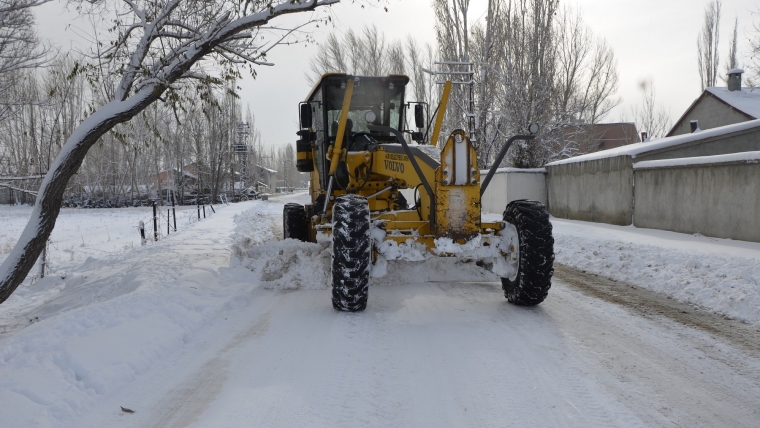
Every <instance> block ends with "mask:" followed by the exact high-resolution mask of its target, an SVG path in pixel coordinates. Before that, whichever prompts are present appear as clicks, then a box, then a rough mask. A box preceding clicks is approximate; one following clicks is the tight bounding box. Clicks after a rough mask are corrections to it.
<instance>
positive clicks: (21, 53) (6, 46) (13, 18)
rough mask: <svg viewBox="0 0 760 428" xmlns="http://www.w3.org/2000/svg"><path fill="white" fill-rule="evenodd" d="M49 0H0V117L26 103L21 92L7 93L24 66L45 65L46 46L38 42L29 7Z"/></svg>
mask: <svg viewBox="0 0 760 428" xmlns="http://www.w3.org/2000/svg"><path fill="white" fill-rule="evenodd" d="M48 1H49V0H0V120H3V119H6V118H8V117H9V116H10V115H12V114H13V112H14V107H16V106H19V105H20V104H22V103H25V102H26V103H28V102H29V99H28V98H27V97H25V95H26V94H24V93H16V94H15V95H16V96H13V94H11V93H9V89H10V88H11V86H13V85H14V84H15V83H16V81H17V79H19V78H21V77H22V76H23V73H21V72H22V71H24V70H30V69H34V68H36V67H40V66H42V65H45V64H46V63H47V62H48V61H49V58H48V54H49V53H50V50H51V49H50V47H49V46H48V45H45V44H41V43H40V42H39V40H38V39H37V35H36V34H35V31H34V15H33V14H32V11H31V8H32V7H35V6H39V5H41V4H44V3H47V2H48Z"/></svg>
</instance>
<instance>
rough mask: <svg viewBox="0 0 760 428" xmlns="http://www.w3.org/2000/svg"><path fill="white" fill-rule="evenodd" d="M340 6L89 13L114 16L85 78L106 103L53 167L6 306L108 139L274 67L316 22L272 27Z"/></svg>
mask: <svg viewBox="0 0 760 428" xmlns="http://www.w3.org/2000/svg"><path fill="white" fill-rule="evenodd" d="M337 1H338V0H279V1H271V0H270V1H265V0H260V1H259V0H252V1H245V2H237V1H232V0H228V1H216V2H207V1H205V0H165V1H157V0H145V1H140V0H136V1H135V0H124V1H122V2H113V3H111V2H109V3H104V4H103V3H96V4H93V5H92V6H87V5H86V4H85V5H83V7H91V8H92V9H91V10H92V11H94V12H95V13H111V14H112V15H111V16H112V17H113V20H114V28H115V30H116V31H115V32H114V33H113V34H114V35H115V37H114V39H112V40H110V41H106V42H105V43H103V41H99V42H98V43H97V44H96V46H95V58H96V59H97V60H98V67H90V68H89V69H88V70H86V71H88V72H90V73H92V74H91V76H94V77H95V78H97V79H99V82H100V86H101V87H102V88H103V90H102V92H103V94H105V95H106V96H107V98H105V100H104V101H105V103H104V104H102V105H100V106H99V107H96V108H95V110H94V111H93V113H92V114H90V115H89V116H88V117H87V118H86V119H85V120H84V121H83V122H82V123H81V124H80V125H79V126H78V127H77V128H76V129H75V130H74V132H73V133H72V135H71V136H70V137H69V138H68V140H67V141H66V143H65V144H64V146H63V148H62V150H61V151H60V153H59V154H58V156H57V157H56V159H55V161H54V162H53V163H52V164H51V166H50V169H49V170H48V172H47V174H46V176H45V178H44V180H43V182H42V184H41V186H40V189H39V192H38V196H37V198H36V202H35V206H34V210H33V211H32V214H31V216H30V219H29V222H28V223H27V226H26V228H25V229H24V232H23V233H22V235H21V238H20V239H19V241H18V243H17V244H16V246H15V247H14V249H13V250H12V252H11V253H10V254H9V255H8V257H7V258H6V259H5V261H4V262H3V264H2V265H0V303H1V302H3V301H5V300H6V299H7V298H8V297H9V296H10V295H11V293H13V291H14V290H15V289H16V288H17V287H18V286H19V284H21V282H22V281H23V279H24V278H25V277H26V275H27V273H28V272H29V270H30V269H31V268H32V267H33V265H34V263H35V261H36V259H37V257H38V256H39V254H40V253H41V251H42V249H43V247H44V246H45V243H46V242H47V239H48V238H49V236H50V233H51V232H52V230H53V227H54V226H55V221H56V218H57V217H58V213H59V211H60V208H61V202H62V197H63V193H64V191H65V190H66V184H67V183H68V181H69V179H70V178H71V177H72V175H73V174H74V173H76V171H77V170H78V169H79V166H80V165H81V164H82V161H83V160H84V158H85V155H86V154H87V152H88V151H89V150H90V148H91V147H92V146H93V145H94V144H95V143H96V142H97V141H98V140H99V139H100V138H101V137H102V136H103V135H105V134H106V133H107V132H109V131H110V130H112V129H113V128H114V127H115V126H116V125H118V124H120V123H123V122H126V121H129V120H130V119H132V118H133V117H134V116H136V115H138V114H139V113H140V112H142V111H144V110H145V109H146V108H147V107H148V106H150V105H151V104H152V103H154V102H155V101H157V100H159V99H162V100H165V101H166V102H169V103H174V104H175V105H176V104H177V103H180V102H181V101H182V100H181V98H180V96H181V94H180V92H179V89H181V87H182V84H183V82H190V81H197V82H206V83H212V84H217V85H220V84H222V83H223V82H224V81H225V80H226V79H228V78H229V77H231V76H235V75H237V74H238V71H237V70H238V67H239V66H240V65H244V64H250V65H254V64H264V65H266V64H269V63H268V62H267V61H266V55H267V53H268V52H269V51H270V50H271V49H272V48H274V47H275V46H277V45H278V44H280V43H281V42H283V41H285V40H287V39H288V37H290V36H292V35H294V34H295V33H296V32H297V31H300V30H301V29H302V28H304V26H305V25H308V23H309V22H313V19H314V18H312V19H311V20H308V21H307V22H304V23H303V24H301V25H297V26H294V27H289V28H285V29H278V27H276V26H268V27H265V26H266V24H268V23H270V22H271V21H272V20H274V19H276V18H278V17H280V16H283V15H286V14H293V13H299V12H309V11H313V10H315V9H316V8H317V7H319V6H324V5H329V4H333V3H336V2H337ZM267 36H269V37H267ZM204 60H209V61H216V63H218V64H219V65H221V66H222V67H221V70H220V72H221V74H216V75H214V74H210V73H209V72H208V71H207V69H210V67H203V61H204ZM200 96H201V97H204V94H203V93H201V94H200Z"/></svg>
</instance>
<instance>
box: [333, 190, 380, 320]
mask: <svg viewBox="0 0 760 428" xmlns="http://www.w3.org/2000/svg"><path fill="white" fill-rule="evenodd" d="M369 226H370V220H369V205H368V204H367V199H365V198H363V197H361V196H357V195H345V196H341V197H339V198H338V199H337V200H336V201H335V205H333V230H332V303H333V308H335V309H336V310H339V311H346V312H358V311H363V310H364V309H365V308H366V307H367V295H368V291H369V272H370V263H371V260H370V258H371V255H372V253H371V250H372V245H371V244H372V241H371V239H370V230H369Z"/></svg>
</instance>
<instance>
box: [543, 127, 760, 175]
mask: <svg viewBox="0 0 760 428" xmlns="http://www.w3.org/2000/svg"><path fill="white" fill-rule="evenodd" d="M755 128H757V129H758V130H760V120H758V119H756V120H749V121H747V122H741V123H735V124H733V125H726V126H721V127H718V128H712V129H708V130H705V131H699V132H695V133H692V134H683V135H676V136H674V137H666V138H660V139H657V140H651V141H647V142H644V143H636V144H629V145H627V146H622V147H616V148H614V149H609V150H603V151H601V152H594V153H589V154H587V155H582V156H576V157H573V158H568V159H562V160H558V161H555V162H551V163H548V164H546V166H556V165H562V164H566V163H575V162H584V161H589V160H597V159H606V158H612V157H616V156H630V157H632V158H635V157H636V155H639V154H641V153H647V152H651V151H654V150H659V149H664V148H668V147H674V146H678V145H681V144H686V143H691V142H694V141H699V140H704V139H707V138H712V137H717V136H720V135H724V134H730V133H732V132H739V131H746V130H748V129H755Z"/></svg>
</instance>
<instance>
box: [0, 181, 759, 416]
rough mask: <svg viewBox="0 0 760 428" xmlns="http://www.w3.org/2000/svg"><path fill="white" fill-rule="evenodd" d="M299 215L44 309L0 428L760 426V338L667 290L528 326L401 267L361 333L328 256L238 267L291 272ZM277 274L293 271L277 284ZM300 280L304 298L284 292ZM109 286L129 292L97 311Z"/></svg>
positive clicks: (495, 287)
mask: <svg viewBox="0 0 760 428" xmlns="http://www.w3.org/2000/svg"><path fill="white" fill-rule="evenodd" d="M298 198H299V196H297V195H296V196H284V197H281V198H278V199H276V200H274V201H272V202H270V203H264V202H255V203H248V204H238V205H233V206H230V207H226V208H224V209H222V210H220V211H219V213H217V214H216V215H215V216H212V217H211V218H210V219H208V220H206V221H202V222H199V223H197V224H194V225H192V228H189V229H188V230H186V231H184V232H183V233H181V234H177V235H175V236H174V237H173V238H171V239H176V241H174V243H172V242H171V241H170V240H169V239H167V240H164V241H162V242H160V243H159V244H157V245H153V246H149V247H145V248H137V249H135V250H132V251H129V252H127V253H124V254H121V255H119V256H112V257H111V258H106V259H103V260H89V261H88V262H86V263H85V265H83V269H80V273H79V274H80V275H85V273H87V274H88V275H91V276H89V278H86V279H87V280H86V281H84V280H82V281H84V286H82V285H77V284H78V283H73V284H71V285H66V286H65V287H61V291H60V293H59V294H60V297H57V298H55V299H53V300H50V301H49V303H46V304H43V305H42V306H40V308H39V309H37V313H42V314H45V315H44V316H42V317H41V321H40V322H35V323H34V324H33V325H30V326H28V327H26V328H20V327H17V326H16V324H10V325H12V326H13V328H12V330H13V331H12V332H11V333H10V334H8V335H6V336H7V337H4V336H3V335H0V426H3V427H5V426H14V427H15V426H52V427H57V426H76V427H104V426H107V427H186V426H189V427H251V426H255V427H297V426H305V427H322V426H323V427H357V426H369V427H390V426H393V427H462V426H473V427H490V426H493V427H507V426H521V427H522V426H547V427H549V426H551V427H554V426H557V427H560V426H561V427H573V426H577V427H615V426H620V427H635V426H647V427H648V426H688V427H699V426H704V427H714V426H731V427H743V426H747V427H752V426H755V427H756V426H757V421H759V420H760V333H759V332H758V329H757V327H756V326H750V325H746V324H741V323H739V322H737V321H731V320H725V319H722V318H719V317H717V316H714V315H710V314H705V313H702V312H700V311H697V310H693V309H692V308H691V307H689V306H688V305H681V304H678V303H676V302H675V300H672V299H668V298H666V297H664V296H663V295H660V294H657V293H654V292H652V291H648V290H641V289H632V288H630V287H627V286H625V285H623V284H621V283H620V282H618V283H614V282H613V281H612V280H606V279H602V278H597V277H593V276H591V275H588V274H583V273H581V272H578V271H574V270H573V269H571V268H567V267H563V266H559V267H558V270H557V274H556V276H555V279H554V281H553V287H552V289H551V291H550V294H549V298H548V299H547V300H546V301H545V302H544V303H542V304H541V305H540V306H538V307H534V308H523V307H516V306H513V305H510V304H508V303H507V302H506V300H505V299H504V297H503V295H502V292H501V289H500V285H499V284H498V283H496V282H494V281H493V278H492V277H490V276H489V275H486V274H476V273H473V271H471V270H470V269H471V268H472V265H470V264H457V265H450V263H453V262H452V261H451V260H449V259H433V260H430V261H427V262H423V263H404V262H391V263H389V265H388V274H387V275H386V276H385V277H384V278H377V279H374V280H373V283H372V286H371V287H370V301H369V306H368V308H367V310H366V311H365V312H362V313H355V314H348V313H339V312H336V311H334V310H333V309H332V306H331V304H330V297H329V291H328V290H327V289H307V288H310V287H308V286H304V284H305V283H307V282H308V281H309V280H310V278H311V281H312V282H314V283H315V284H314V285H315V286H314V287H313V288H322V286H320V285H319V284H320V283H321V282H324V281H323V279H324V278H323V277H322V276H321V275H322V273H321V272H319V266H318V264H319V260H320V257H321V255H320V254H321V253H319V252H318V251H315V252H313V253H312V254H311V259H310V260H311V262H310V263H312V264H309V263H307V262H306V261H303V260H301V261H299V260H295V259H288V260H289V261H287V263H286V262H282V264H280V265H278V264H277V263H274V262H273V260H276V257H274V258H272V257H273V256H272V255H271V254H268V253H266V254H265V253H263V252H260V253H256V255H257V257H258V258H260V259H262V260H260V261H259V262H256V261H254V260H252V259H249V260H248V261H245V260H244V261H242V262H240V263H237V262H235V263H233V267H228V266H229V257H230V255H231V254H233V253H234V251H231V250H230V247H231V246H232V244H233V243H237V244H236V245H239V244H240V243H241V242H247V243H249V244H251V245H252V246H255V245H256V244H264V245H263V246H262V247H265V248H274V249H275V250H274V251H273V254H275V255H276V254H278V251H284V255H285V256H287V257H290V256H288V254H287V251H288V249H287V245H290V244H288V242H287V241H284V242H280V243H273V242H269V243H267V239H268V238H267V237H272V236H276V235H277V234H278V233H280V232H279V231H278V230H277V228H278V225H279V224H281V219H280V217H279V213H280V212H281V208H282V203H284V202H288V201H290V200H293V199H298ZM249 208H252V210H251V211H248V212H245V211H246V210H247V209H249ZM233 219H235V221H236V222H237V229H235V225H234V224H233V223H232V222H233ZM246 231H249V232H246ZM246 233H250V236H242V235H245V234H246ZM278 246H279V247H278ZM233 248H234V247H233ZM303 248H305V249H304V250H303V251H306V252H307V253H308V251H307V250H309V248H307V247H303ZM270 253H271V251H270ZM279 254H281V255H282V254H283V252H280V253H279ZM294 254H295V253H294ZM297 254H299V257H304V254H305V253H303V252H301V253H297ZM249 255H250V254H249ZM159 257H160V258H161V259H160V260H159ZM267 257H269V260H270V261H269V262H266V265H264V263H265V262H264V261H263V260H264V259H267ZM166 258H169V259H170V261H167V260H166ZM171 259H176V260H175V261H171ZM257 263H258V264H257ZM299 263H300V264H299ZM234 266H237V267H234ZM241 266H246V267H248V268H250V269H253V270H254V272H251V271H250V270H248V269H245V268H243V267H241ZM267 266H269V268H272V267H273V266H281V267H282V270H289V272H288V273H286V274H283V275H282V276H280V277H277V279H275V280H273V281H271V282H270V283H269V284H268V285H267V284H265V283H264V281H262V280H261V278H262V277H263V276H262V272H264V271H266V270H267ZM88 269H89V270H88ZM109 272H110V273H109ZM107 275H112V278H113V279H112V282H113V285H112V287H111V288H109V287H108V286H107V285H108V284H110V283H109V282H108V281H107V280H106V276H107ZM309 275H311V277H309ZM93 276H95V277H96V279H95V280H92V278H93ZM463 278H470V279H469V280H463ZM91 281H100V282H92V284H94V285H92V286H87V284H90V283H91ZM288 281H290V282H295V283H301V284H302V285H301V286H300V288H301V289H297V290H283V289H279V288H283V285H285V283H287V282H288ZM98 284H99V285H98ZM95 285H98V288H99V289H100V290H113V291H109V292H108V293H106V292H104V291H100V292H98V293H96V292H95V291H93V290H94V289H95V288H96V287H95ZM268 287H269V288H268ZM30 293H31V291H30ZM109 293H110V294H109ZM119 293H121V294H119ZM66 296H69V297H66ZM76 298H78V299H79V300H81V299H82V298H85V299H89V300H87V303H86V304H75V303H74V302H75V301H76V300H75V299H76ZM9 302H10V301H9ZM3 306H5V305H3ZM3 306H0V315H3V313H2V311H3ZM9 307H10V308H13V307H14V306H9ZM61 307H63V308H65V309H66V310H65V311H64V312H63V313H61V314H55V313H53V311H54V310H55V309H56V308H61ZM18 308H21V306H19V307H18ZM19 310H20V309H19ZM20 316H21V315H18V317H20ZM7 317H10V315H7V314H6V318H7ZM120 407H124V408H128V409H132V410H134V411H135V412H134V413H126V412H123V411H122V410H121V409H120Z"/></svg>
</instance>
